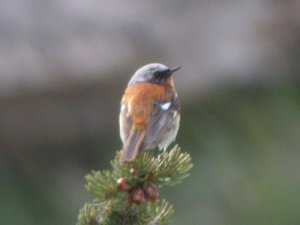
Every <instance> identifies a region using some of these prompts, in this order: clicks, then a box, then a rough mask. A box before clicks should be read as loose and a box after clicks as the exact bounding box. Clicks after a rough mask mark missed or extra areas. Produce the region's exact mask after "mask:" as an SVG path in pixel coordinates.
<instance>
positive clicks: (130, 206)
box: [77, 145, 193, 225]
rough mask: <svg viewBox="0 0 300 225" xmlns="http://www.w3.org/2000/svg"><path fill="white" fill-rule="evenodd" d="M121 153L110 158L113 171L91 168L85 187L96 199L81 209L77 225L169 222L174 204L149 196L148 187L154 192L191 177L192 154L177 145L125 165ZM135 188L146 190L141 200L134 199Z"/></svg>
mask: <svg viewBox="0 0 300 225" xmlns="http://www.w3.org/2000/svg"><path fill="white" fill-rule="evenodd" d="M120 154H121V151H119V152H117V154H116V157H115V159H114V160H112V161H111V165H112V170H111V171H92V172H91V174H89V175H87V176H86V180H87V184H86V188H87V190H88V191H89V192H90V193H92V194H94V195H95V196H96V199H95V200H94V203H93V204H86V205H85V206H84V207H83V208H82V209H81V210H80V212H79V216H78V222H77V225H164V224H168V221H169V219H170V217H171V215H172V214H173V213H174V209H173V206H172V205H170V204H169V203H168V202H167V201H165V200H163V201H159V200H158V199H156V197H155V198H154V200H151V199H149V198H148V197H147V193H148V192H146V190H148V189H147V188H148V187H150V189H151V188H152V189H151V190H150V191H151V192H152V193H157V191H158V190H156V188H155V187H158V188H161V187H164V186H172V185H175V184H178V183H180V182H181V181H182V180H183V179H184V178H186V177H187V176H189V172H190V170H191V168H192V167H193V164H192V162H191V157H190V155H189V154H188V153H183V152H181V149H180V147H178V146H177V145H176V146H175V147H174V148H172V149H171V150H170V151H163V152H160V153H159V154H158V155H156V156H155V154H154V151H148V152H145V153H141V154H139V155H138V156H137V158H136V160H135V161H134V162H132V163H125V164H124V165H123V164H120V162H119V158H120ZM120 178H121V179H120ZM119 179H120V180H122V181H123V182H125V183H126V184H123V183H121V187H120V184H118V181H119ZM119 182H120V181H119ZM122 185H123V186H122ZM153 188H154V189H153ZM136 190H141V191H142V193H144V197H143V196H142V197H141V198H142V199H143V198H144V200H143V201H142V202H140V203H138V202H135V201H134V200H132V195H133V193H137V192H136ZM157 194H158V193H157Z"/></svg>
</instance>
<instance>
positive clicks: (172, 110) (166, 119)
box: [141, 93, 180, 150]
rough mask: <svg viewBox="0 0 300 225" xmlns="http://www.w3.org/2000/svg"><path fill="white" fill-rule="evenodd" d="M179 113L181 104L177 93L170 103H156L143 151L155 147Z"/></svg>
mask: <svg viewBox="0 0 300 225" xmlns="http://www.w3.org/2000/svg"><path fill="white" fill-rule="evenodd" d="M179 113H180V103H179V99H178V97H177V94H176V93H174V94H173V96H172V99H171V101H170V102H155V104H154V109H153V114H152V115H151V118H150V120H149V122H148V126H147V132H146V136H145V139H144V141H143V145H142V147H141V149H143V150H145V149H148V148H153V147H155V145H156V144H157V143H158V142H160V141H161V139H162V137H163V136H164V133H165V132H166V131H167V130H168V129H169V128H170V126H171V125H172V123H173V122H174V120H175V117H177V116H178V114H179Z"/></svg>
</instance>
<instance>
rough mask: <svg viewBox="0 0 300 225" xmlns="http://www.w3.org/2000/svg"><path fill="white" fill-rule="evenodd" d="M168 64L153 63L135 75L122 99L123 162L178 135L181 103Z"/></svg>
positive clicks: (164, 147)
mask: <svg viewBox="0 0 300 225" xmlns="http://www.w3.org/2000/svg"><path fill="white" fill-rule="evenodd" d="M180 68H181V67H176V68H173V69H172V68H168V67H167V66H165V65H163V64H159V63H151V64H148V65H145V66H143V67H141V68H140V69H138V70H137V71H136V72H135V73H134V75H133V76H132V77H131V79H130V81H129V83H128V85H127V88H126V90H125V93H124V95H123V98H122V101H121V112H120V118H119V119H120V136H121V139H122V142H123V144H124V148H123V151H122V153H121V157H120V162H121V163H124V162H132V161H134V160H135V158H136V156H137V154H138V153H140V152H143V151H145V150H149V149H153V148H155V147H156V146H158V148H159V149H166V148H167V147H168V146H169V145H170V144H171V142H173V141H174V140H175V138H176V135H177V132H178V128H179V122H180V104H179V99H178V97H177V92H176V90H175V87H174V80H173V76H172V74H173V73H174V72H175V71H177V70H179V69H180Z"/></svg>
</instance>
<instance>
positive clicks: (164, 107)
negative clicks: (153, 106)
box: [160, 102, 171, 110]
mask: <svg viewBox="0 0 300 225" xmlns="http://www.w3.org/2000/svg"><path fill="white" fill-rule="evenodd" d="M170 106H171V102H167V103H164V104H161V105H160V107H161V109H162V110H168V109H169V108H170Z"/></svg>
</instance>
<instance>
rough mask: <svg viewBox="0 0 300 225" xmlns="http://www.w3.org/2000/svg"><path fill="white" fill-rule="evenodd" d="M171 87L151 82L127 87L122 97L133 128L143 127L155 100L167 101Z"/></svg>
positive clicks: (170, 93) (169, 97)
mask: <svg viewBox="0 0 300 225" xmlns="http://www.w3.org/2000/svg"><path fill="white" fill-rule="evenodd" d="M171 96H172V89H171V88H166V87H165V86H161V85H156V84H152V83H140V84H135V85H133V86H131V87H128V88H127V89H126V91H125V94H124V96H123V98H122V103H125V104H126V105H127V108H128V115H127V116H129V117H131V120H132V123H133V124H132V125H133V128H145V127H146V126H147V122H148V120H149V118H150V116H151V114H152V111H153V106H154V102H155V101H169V100H170V99H171Z"/></svg>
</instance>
